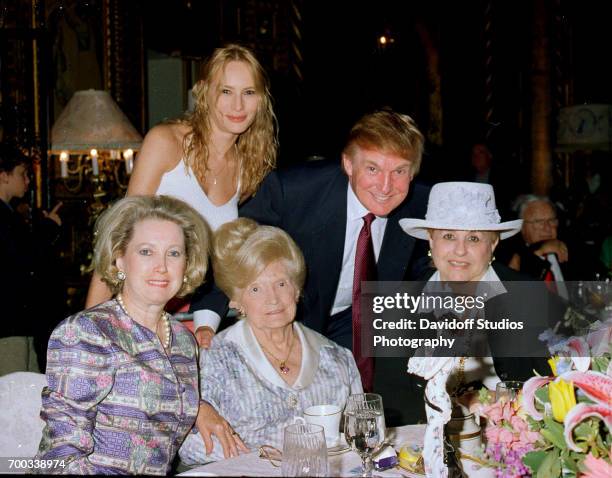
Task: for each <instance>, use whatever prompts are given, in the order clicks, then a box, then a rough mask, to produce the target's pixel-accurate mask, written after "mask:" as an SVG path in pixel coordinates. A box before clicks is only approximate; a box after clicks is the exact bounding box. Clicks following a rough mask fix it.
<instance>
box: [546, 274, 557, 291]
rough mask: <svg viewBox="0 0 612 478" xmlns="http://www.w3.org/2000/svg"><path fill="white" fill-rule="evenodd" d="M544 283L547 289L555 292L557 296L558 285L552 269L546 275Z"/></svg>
mask: <svg viewBox="0 0 612 478" xmlns="http://www.w3.org/2000/svg"><path fill="white" fill-rule="evenodd" d="M544 282H545V283H546V287H547V288H548V290H549V291H551V292H554V293H555V294H556V293H557V284H556V282H555V276H554V275H553V273H552V271H551V270H550V269H548V270H547V271H546V275H545V276H544Z"/></svg>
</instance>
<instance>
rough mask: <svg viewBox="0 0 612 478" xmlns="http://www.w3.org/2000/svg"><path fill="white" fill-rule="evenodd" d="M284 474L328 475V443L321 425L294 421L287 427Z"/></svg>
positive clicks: (284, 442)
mask: <svg viewBox="0 0 612 478" xmlns="http://www.w3.org/2000/svg"><path fill="white" fill-rule="evenodd" d="M281 475H282V476H327V444H326V443H325V433H324V431H323V427H322V426H321V425H314V424H312V423H294V424H293V425H289V426H287V427H285V435H284V439H283V461H282V463H281Z"/></svg>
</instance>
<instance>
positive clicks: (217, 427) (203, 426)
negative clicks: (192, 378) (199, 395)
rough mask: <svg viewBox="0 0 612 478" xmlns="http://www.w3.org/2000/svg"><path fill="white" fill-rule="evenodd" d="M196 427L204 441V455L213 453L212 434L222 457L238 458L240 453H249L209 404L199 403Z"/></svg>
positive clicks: (228, 425)
mask: <svg viewBox="0 0 612 478" xmlns="http://www.w3.org/2000/svg"><path fill="white" fill-rule="evenodd" d="M196 427H198V431H199V432H200V435H201V436H202V439H203V440H204V447H205V448H206V454H207V455H210V454H211V453H212V451H213V446H214V445H213V441H212V435H213V434H214V435H215V436H216V437H217V439H218V440H219V443H221V446H222V447H223V456H224V457H225V458H230V457H232V456H238V455H239V454H240V453H241V452H242V453H245V452H249V449H248V448H247V446H246V445H245V444H244V442H243V441H242V440H241V439H240V437H239V436H238V434H237V433H236V432H235V431H234V430H233V429H232V427H231V426H230V424H229V423H227V421H225V419H224V418H223V417H222V416H221V415H219V414H218V413H217V410H215V409H214V407H212V406H211V405H210V404H208V403H206V402H204V401H200V409H199V410H198V416H197V418H196Z"/></svg>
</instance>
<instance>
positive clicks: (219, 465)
mask: <svg viewBox="0 0 612 478" xmlns="http://www.w3.org/2000/svg"><path fill="white" fill-rule="evenodd" d="M424 434H425V425H406V426H403V427H398V428H389V429H387V437H388V438H387V441H388V442H389V443H390V444H391V445H393V446H394V447H395V449H396V450H399V447H400V446H401V445H403V444H414V443H416V444H421V445H422V444H423V435H424ZM375 474H376V475H379V476H384V477H387V478H392V477H394V476H397V477H399V476H408V477H412V476H419V475H413V474H411V473H408V472H407V471H405V470H403V469H401V468H399V467H396V468H394V469H391V470H387V471H384V472H376V473H375ZM329 475H330V476H359V475H361V460H360V458H359V456H358V455H357V453H355V452H352V451H347V452H346V453H342V454H340V455H335V456H330V457H329ZM178 476H281V474H280V468H279V467H275V466H273V465H272V464H271V463H270V462H269V461H268V460H266V459H263V458H259V456H258V453H257V452H253V453H247V454H244V455H240V456H237V457H235V458H229V459H227V460H221V461H217V462H215V463H208V464H207V465H202V466H199V467H197V468H192V469H191V470H189V471H185V472H183V473H180V474H179V475H178Z"/></svg>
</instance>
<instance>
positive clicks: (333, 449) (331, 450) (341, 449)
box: [327, 433, 351, 456]
mask: <svg viewBox="0 0 612 478" xmlns="http://www.w3.org/2000/svg"><path fill="white" fill-rule="evenodd" d="M350 449H351V447H350V446H349V445H348V443H346V440H345V439H344V433H340V437H339V438H338V440H336V443H335V444H333V445H331V446H328V447H327V454H328V455H329V456H334V455H340V454H342V453H345V452H347V451H349V450H350Z"/></svg>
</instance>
